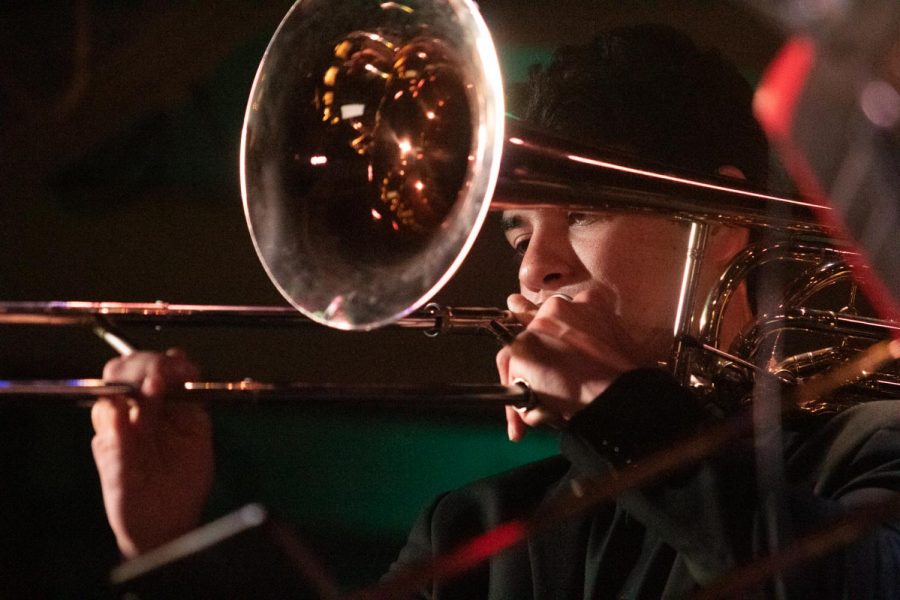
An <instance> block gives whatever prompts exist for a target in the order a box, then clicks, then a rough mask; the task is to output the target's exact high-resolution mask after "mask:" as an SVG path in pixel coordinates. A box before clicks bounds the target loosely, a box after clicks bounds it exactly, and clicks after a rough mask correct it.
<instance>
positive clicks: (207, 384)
mask: <svg viewBox="0 0 900 600" xmlns="http://www.w3.org/2000/svg"><path fill="white" fill-rule="evenodd" d="M136 394H138V392H137V391H136V390H135V388H134V387H133V386H131V385H130V384H126V383H116V382H104V381H102V380H99V379H73V380H59V381H52V380H46V381H44V380H32V381H14V380H0V402H15V401H25V402H30V403H31V402H33V401H34V400H35V399H40V401H41V402H43V403H53V402H63V403H67V402H75V403H78V404H92V403H93V401H95V400H96V399H97V398H100V397H103V396H134V395H136ZM166 398H167V400H168V401H171V402H176V403H178V402H190V403H195V404H204V405H208V406H211V407H212V406H214V407H225V406H251V407H252V406H267V407H277V406H290V407H320V406H340V407H341V408H354V409H356V408H360V409H373V410H380V409H394V410H399V411H404V412H417V411H421V412H423V413H425V414H435V412H437V413H440V412H446V413H453V414H461V415H472V414H475V413H477V412H478V411H479V410H482V411H488V410H493V409H497V408H500V407H503V406H515V407H527V406H531V405H532V402H533V398H532V396H531V392H530V390H528V389H527V388H526V387H524V386H519V385H510V386H505V385H499V384H459V383H456V384H433V385H413V384H406V385H403V384H394V385H372V384H366V385H334V384H315V383H298V382H294V383H262V382H257V381H252V380H243V381H189V382H187V383H185V384H184V385H183V387H181V388H178V389H174V390H172V391H171V392H169V393H168V394H167V395H166Z"/></svg>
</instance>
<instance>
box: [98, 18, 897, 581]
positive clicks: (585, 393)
mask: <svg viewBox="0 0 900 600" xmlns="http://www.w3.org/2000/svg"><path fill="white" fill-rule="evenodd" d="M751 97H752V91H751V89H750V88H749V86H747V84H746V83H745V82H744V81H743V80H742V79H741V77H740V76H739V75H738V74H737V72H736V71H735V70H734V69H733V68H732V67H731V66H730V65H728V64H727V63H725V62H724V61H723V60H722V59H721V58H720V57H719V56H718V55H717V54H715V53H712V52H707V51H703V50H699V49H698V48H696V47H695V46H694V45H693V43H692V42H691V41H690V40H688V39H687V38H685V37H684V36H682V35H681V34H679V33H676V32H674V31H672V30H669V29H667V28H663V27H657V26H644V27H635V28H628V29H619V30H613V31H610V32H607V33H604V34H602V35H600V36H598V37H597V38H596V39H595V40H594V41H593V42H592V43H590V44H587V45H584V46H577V47H569V48H564V49H562V50H560V51H559V52H558V53H557V54H556V55H555V57H554V59H553V61H552V63H551V64H550V65H549V66H548V67H546V68H544V69H542V70H539V71H537V72H535V73H534V75H533V77H532V81H531V85H530V91H529V95H528V99H527V109H526V111H525V112H526V118H527V120H529V121H531V122H533V123H534V124H536V125H538V126H540V127H544V128H547V129H549V130H551V131H554V132H556V133H559V134H561V135H564V136H567V137H570V138H575V139H577V140H579V141H582V142H587V143H591V144H594V145H602V146H604V147H611V148H614V149H616V150H618V151H621V152H624V153H629V154H634V155H636V156H640V157H641V158H642V159H645V160H651V161H656V162H659V163H661V164H666V165H670V166H672V167H675V168H678V169H680V170H683V171H687V172H692V173H698V174H705V175H707V176H723V177H734V178H740V179H746V180H747V181H749V182H751V183H754V184H757V185H763V184H764V183H765V178H766V171H767V161H768V157H767V147H766V143H765V140H764V138H763V135H762V133H761V131H760V130H759V127H758V126H757V124H756V122H755V120H754V119H753V117H752V114H751V110H750V103H751ZM687 227H688V226H687V225H686V224H684V223H681V222H678V221H675V220H670V219H668V218H665V217H661V216H651V215H640V214H599V213H590V214H588V213H575V212H569V211H565V210H562V209H516V210H509V211H506V212H505V213H504V215H503V228H504V232H505V235H506V237H507V239H508V240H509V243H510V245H511V246H512V247H513V248H514V249H515V251H516V253H517V254H518V255H519V257H520V259H521V263H520V266H519V284H520V293H518V294H513V295H512V296H510V298H509V308H510V309H511V310H512V311H513V312H514V313H515V314H516V315H517V316H518V317H519V318H520V319H521V320H522V322H523V323H525V324H527V328H526V329H525V331H524V332H523V333H522V334H521V335H519V336H517V337H516V339H515V340H514V341H513V342H512V343H510V344H509V345H508V346H506V347H504V348H503V349H502V350H500V352H499V353H498V355H497V368H498V372H499V377H500V380H501V382H503V383H505V384H510V383H513V382H523V384H525V385H527V386H528V387H530V389H531V390H532V392H533V394H534V398H535V400H536V402H535V403H534V405H532V406H530V407H527V408H520V409H515V408H512V407H509V408H507V411H506V419H507V430H508V435H509V438H510V439H511V440H513V441H516V440H519V439H520V438H521V437H522V436H523V435H525V433H526V431H527V429H528V428H529V427H534V426H538V425H542V424H548V425H551V426H554V427H557V428H559V429H561V430H562V455H561V456H558V457H553V458H550V459H547V460H544V461H541V462H539V463H535V464H531V465H527V466H525V467H521V468H519V469H516V470H514V471H511V472H509V473H504V474H501V475H497V476H494V477H491V478H488V479H486V480H482V481H479V482H475V483H473V484H471V485H469V486H466V487H464V488H461V489H459V490H456V491H453V492H450V493H448V494H445V495H443V496H441V497H439V498H437V499H436V500H435V501H434V502H433V503H432V504H431V505H430V506H429V507H428V508H427V509H426V510H425V511H424V512H423V513H422V516H421V517H420V519H419V521H418V522H417V524H416V525H415V526H414V529H413V531H412V533H411V535H410V539H409V542H408V544H407V546H406V547H405V548H404V549H403V551H402V552H401V554H400V557H399V559H398V561H397V562H396V563H395V564H394V565H393V566H392V569H391V574H389V575H388V578H390V577H392V576H396V574H398V573H400V572H402V571H403V570H404V569H407V568H413V567H414V566H415V565H416V564H418V563H420V562H421V561H423V560H428V559H431V558H432V557H434V556H439V555H441V554H444V553H446V552H449V551H451V550H453V549H454V548H457V547H458V546H459V545H460V544H463V543H464V542H466V541H467V540H468V539H470V538H471V537H473V536H475V535H478V534H480V533H483V532H485V531H488V530H490V529H491V528H493V527H495V526H497V525H500V524H502V523H505V522H507V521H509V520H511V519H517V518H525V517H527V516H528V515H530V514H533V513H534V512H535V511H538V510H540V509H541V508H542V507H543V506H545V505H546V504H547V503H548V502H551V501H553V500H554V499H556V498H559V497H561V496H565V495H575V496H577V495H578V494H579V493H581V490H583V489H584V488H585V487H586V486H588V485H589V484H590V483H591V482H594V481H597V480H601V479H603V478H605V477H610V476H614V475H615V474H616V473H618V472H622V471H625V470H627V469H629V468H631V466H632V465H635V464H640V463H641V462H642V461H645V460H648V457H650V456H652V455H653V454H654V453H657V452H660V451H663V450H664V449H666V448H667V447H670V446H671V445H673V444H676V443H678V442H680V441H682V440H685V439H689V438H691V437H693V436H696V435H698V434H700V433H702V432H703V431H704V430H705V429H706V428H708V427H709V426H711V424H713V423H714V422H715V421H716V420H717V419H718V418H720V417H721V413H722V412H729V411H735V410H738V408H739V405H740V401H741V400H743V398H741V397H737V395H735V394H732V396H731V397H725V398H720V399H719V401H718V402H716V403H715V408H716V411H712V410H708V409H709V407H707V406H701V405H700V404H699V403H698V402H697V401H696V399H695V397H694V395H693V394H692V393H691V392H690V391H689V390H687V389H685V388H684V387H682V386H681V385H680V384H679V383H678V382H677V381H676V380H675V379H674V378H673V377H672V376H671V375H669V374H668V373H666V372H665V371H664V370H662V369H660V365H661V364H664V363H665V362H666V361H667V360H668V359H669V358H670V356H669V354H670V350H671V345H672V332H671V330H672V322H673V315H674V313H675V311H676V309H677V301H678V297H677V293H676V292H677V290H678V288H679V285H680V280H681V277H682V270H683V269H682V267H683V257H684V256H685V253H686V238H687ZM748 235H749V234H748V232H747V230H744V229H741V228H736V227H730V226H724V225H720V226H715V227H713V228H712V230H711V233H710V236H709V240H708V243H707V245H706V251H705V255H704V257H703V262H702V266H701V270H700V273H699V281H700V287H699V289H701V290H704V291H705V290H707V289H709V288H711V287H712V286H713V284H714V282H715V281H716V279H717V278H718V276H719V274H720V273H721V272H722V271H723V270H724V268H725V267H726V265H727V264H728V263H729V261H730V260H731V259H732V257H733V256H734V255H735V254H736V253H737V252H738V251H739V250H740V249H741V248H743V247H744V246H745V245H746V244H747V240H748ZM751 317H752V310H751V303H750V301H749V300H748V297H747V292H746V290H744V289H743V288H742V289H741V290H739V292H738V294H737V297H736V298H735V299H734V300H733V301H732V304H731V306H730V309H729V311H728V313H727V314H726V316H725V321H724V332H723V337H724V339H730V338H732V337H734V336H735V335H737V333H738V332H739V331H740V330H741V328H742V326H743V325H744V324H745V323H746V322H747V321H749V320H750V319H751ZM195 376H196V369H195V368H194V366H193V365H192V364H191V363H190V362H188V360H187V359H186V358H185V357H184V355H183V354H181V353H179V352H177V351H170V352H168V353H166V354H151V353H136V354H133V355H131V356H129V357H126V358H121V359H115V360H113V361H111V362H110V363H109V364H107V366H106V369H105V371H104V378H105V379H107V380H110V381H126V382H133V383H134V384H135V385H136V386H138V389H140V391H141V396H142V397H141V398H137V399H125V398H108V399H103V400H101V401H99V402H97V403H96V404H95V406H94V409H93V412H92V419H93V423H94V427H95V430H96V436H95V438H94V442H93V450H94V456H95V459H96V462H97V466H98V469H99V472H100V479H101V484H102V487H103V494H104V501H105V505H106V510H107V514H108V516H109V520H110V524H111V526H112V529H113V531H114V533H115V535H116V539H117V541H118V544H119V547H120V549H121V551H122V553H123V554H124V555H125V556H126V557H132V556H135V555H138V554H140V553H142V552H145V551H147V550H150V549H152V548H154V547H157V546H159V545H160V544H162V543H164V542H166V541H168V540H171V539H173V538H175V537H177V536H178V535H180V534H183V533H186V532H188V531H190V530H191V529H193V528H194V527H196V526H197V525H198V524H199V520H200V515H201V511H202V507H203V505H204V502H205V499H206V496H207V495H208V493H209V490H210V487H211V485H212V479H213V456H212V446H211V431H210V424H209V419H208V417H207V415H206V414H205V413H204V412H203V411H202V410H201V409H199V408H197V407H191V406H177V407H176V406H170V405H167V404H166V403H165V391H166V389H169V388H170V386H172V385H173V384H176V383H178V382H181V381H186V380H189V379H191V378H193V377H195ZM714 412H717V413H718V414H713V413H714ZM898 424H900V409H898V408H895V407H894V406H893V405H890V404H885V403H872V404H868V405H861V406H859V407H856V408H853V409H849V410H847V411H844V412H842V413H840V414H838V415H837V416H834V417H832V418H827V419H826V418H822V417H812V416H806V415H792V416H790V417H788V418H787V419H786V421H785V424H784V429H785V431H784V445H785V456H784V461H785V462H784V467H785V474H786V479H787V482H786V485H785V487H784V498H783V508H784V511H785V513H786V514H787V515H788V522H789V523H790V528H791V530H792V531H791V532H790V533H791V534H792V535H793V536H795V537H800V536H802V535H804V534H805V533H809V532H811V531H814V530H816V529H818V528H819V527H822V526H824V525H826V524H827V523H828V522H829V521H830V520H832V519H833V518H834V517H836V516H838V515H840V514H843V513H844V512H846V511H849V510H852V509H856V508H860V507H865V506H866V505H868V504H873V503H876V502H878V501H880V500H882V499H884V498H886V497H890V496H891V495H892V494H896V493H897V492H898V491H900V435H898V434H897V431H896V428H897V426H898ZM753 472H754V461H753V454H752V448H751V447H750V446H749V445H748V444H745V443H736V444H734V445H732V446H731V447H729V448H728V450H727V451H726V452H724V453H722V454H720V455H717V456H716V457H715V458H712V459H709V460H706V461H703V462H702V463H700V464H699V465H692V466H688V467H685V468H683V469H681V470H678V471H676V472H674V473H671V474H669V475H668V476H667V477H665V478H664V479H662V480H661V481H657V482H654V483H653V484H650V485H647V486H644V487H642V488H641V489H640V490H630V491H628V492H625V493H624V494H622V495H621V496H619V497H618V498H617V499H616V501H615V502H614V503H609V504H606V505H601V506H598V507H596V508H595V509H593V510H591V511H589V512H587V513H583V514H580V515H578V516H575V517H572V518H569V519H566V520H564V521H562V522H559V523H556V524H554V525H552V526H550V527H548V528H545V529H543V530H542V531H540V532H539V533H536V534H535V535H533V536H530V537H529V539H528V540H527V542H526V543H522V544H519V545H517V546H515V547H514V548H511V549H509V550H507V551H505V552H503V553H501V554H498V555H496V556H493V557H492V558H490V559H489V560H488V561H487V562H485V563H483V564H481V565H479V566H477V567H475V568H474V569H473V570H471V571H469V572H467V573H465V574H462V575H460V576H459V577H455V578H453V579H452V580H449V581H439V582H435V583H434V584H433V585H431V586H429V587H428V589H426V590H423V591H422V593H423V595H425V596H428V597H431V596H433V597H438V598H478V597H488V596H490V597H495V598H525V597H537V598H550V597H552V598H577V597H590V598H606V597H610V598H612V597H616V598H619V597H625V598H659V597H667V598H680V597H684V596H685V595H687V594H690V593H691V592H692V591H695V590H697V589H698V588H703V587H705V586H708V585H710V584H712V583H713V582H715V581H716V580H717V579H718V578H720V577H721V576H723V575H724V574H726V573H728V572H729V571H730V570H731V569H734V568H735V567H736V566H738V565H740V564H743V563H747V562H749V561H751V560H752V559H753V558H754V557H755V556H758V555H760V554H762V553H764V550H765V547H764V543H763V542H762V540H763V539H764V534H765V533H766V532H765V531H763V525H764V521H763V520H762V517H761V514H762V513H761V510H760V506H759V503H758V502H757V496H758V495H761V494H757V492H756V489H755V478H754V473H753ZM785 535H786V533H785ZM898 590H900V521H898V520H897V519H894V520H893V521H890V522H888V523H886V524H884V525H882V526H881V527H880V528H878V529H877V530H876V531H874V532H872V533H870V534H869V535H867V536H865V537H863V538H862V539H860V540H857V541H856V542H854V543H852V544H850V545H848V546H846V547H844V548H840V549H837V550H835V551H834V552H832V553H830V554H828V555H827V557H825V558H821V559H819V560H817V561H815V562H813V563H812V564H811V565H809V566H807V567H805V568H804V569H803V570H801V571H799V572H795V573H791V574H788V575H787V576H785V578H784V580H783V581H782V582H780V583H778V584H776V585H773V586H772V589H770V590H769V591H770V592H771V593H775V594H779V595H784V596H786V597H790V598H809V597H823V598H831V597H834V598H862V597H872V598H890V597H896V595H897V593H898Z"/></svg>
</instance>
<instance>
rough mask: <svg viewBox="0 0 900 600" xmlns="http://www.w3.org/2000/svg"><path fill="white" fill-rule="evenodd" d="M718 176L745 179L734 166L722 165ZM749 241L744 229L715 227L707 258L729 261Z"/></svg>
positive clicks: (722, 225) (728, 226) (711, 235)
mask: <svg viewBox="0 0 900 600" xmlns="http://www.w3.org/2000/svg"><path fill="white" fill-rule="evenodd" d="M717 172H718V173H719V175H724V176H725V177H731V178H733V179H740V180H742V181H744V180H746V179H747V178H746V177H745V176H744V172H743V171H741V170H740V169H739V168H737V167H736V166H734V165H722V166H721V167H719V168H718V170H717ZM749 239H750V232H749V231H748V230H747V228H745V227H737V226H734V225H724V224H721V225H716V226H715V227H713V228H712V229H711V230H710V237H709V242H708V252H709V256H710V257H711V258H713V259H714V260H717V261H719V262H722V263H727V262H728V261H730V260H731V259H732V258H733V257H734V255H735V254H737V253H738V252H740V251H741V250H743V249H744V247H746V246H747V244H748V242H749Z"/></svg>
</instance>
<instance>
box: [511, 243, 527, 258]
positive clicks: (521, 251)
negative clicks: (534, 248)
mask: <svg viewBox="0 0 900 600" xmlns="http://www.w3.org/2000/svg"><path fill="white" fill-rule="evenodd" d="M530 240H531V238H519V239H518V240H516V241H514V242H513V250H515V251H516V256H517V257H519V258H522V257H523V256H525V252H526V251H527V250H528V242H529V241H530Z"/></svg>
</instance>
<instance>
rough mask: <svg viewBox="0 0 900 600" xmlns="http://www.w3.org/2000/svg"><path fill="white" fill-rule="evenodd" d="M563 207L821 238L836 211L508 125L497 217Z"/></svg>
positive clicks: (493, 206) (496, 199)
mask: <svg viewBox="0 0 900 600" xmlns="http://www.w3.org/2000/svg"><path fill="white" fill-rule="evenodd" d="M562 207H565V208H566V209H568V210H578V211H585V212H591V211H626V212H651V213H659V214H666V215H670V216H672V217H674V218H681V219H687V220H691V221H698V220H700V221H708V222H716V223H729V224H732V225H742V226H747V227H764V228H769V229H776V230H780V231H785V232H793V233H801V232H804V233H816V234H824V233H828V232H829V230H828V229H827V228H826V227H825V226H823V225H822V224H820V222H819V219H818V218H817V216H818V215H826V214H828V213H830V211H831V209H830V208H829V207H828V206H825V205H822V204H818V203H816V202H812V201H809V200H805V199H793V198H785V197H780V196H776V195H772V194H768V193H765V192H763V191H759V190H754V189H752V188H751V187H749V186H742V185H741V184H740V182H735V181H734V180H732V179H726V178H724V177H723V178H721V179H720V180H712V179H711V178H710V177H709V176H704V177H699V178H698V177H693V176H691V175H685V174H680V173H674V172H666V171H665V170H663V169H662V168H661V167H660V166H659V165H656V164H649V163H644V164H642V163H640V162H639V161H637V160H636V159H635V158H634V157H631V156H628V157H625V156H621V155H620V156H618V157H616V156H615V155H612V154H610V153H608V152H604V153H602V154H601V153H600V152H599V151H598V150H597V149H596V148H592V147H590V146H586V145H580V144H575V143H573V142H570V141H568V140H562V139H560V138H558V137H556V136H554V135H552V134H548V133H545V132H541V131H539V130H538V129H535V128H533V127H530V126H528V125H526V124H525V123H524V122H522V121H519V120H518V119H514V118H512V117H508V118H507V120H506V132H505V142H504V147H503V158H502V160H501V164H500V174H499V178H498V180H497V186H496V189H495V192H494V197H493V199H492V200H491V210H507V209H514V208H562ZM817 213H818V215H817Z"/></svg>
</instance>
